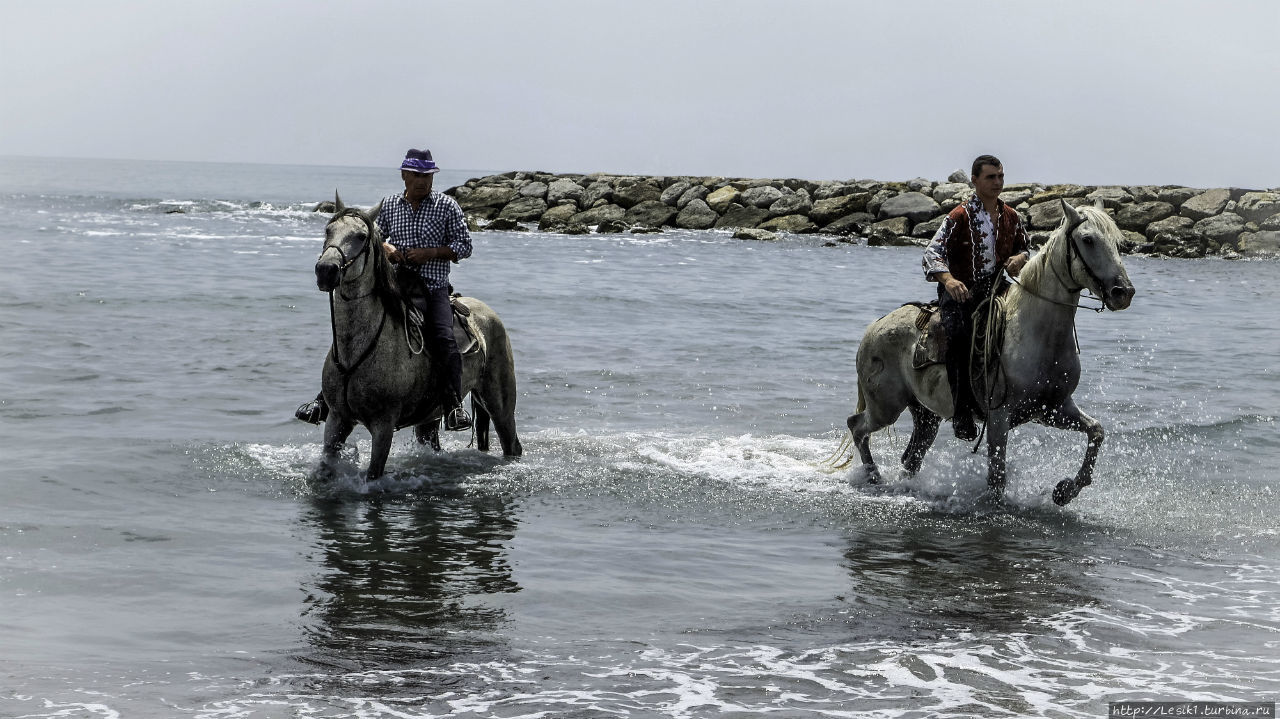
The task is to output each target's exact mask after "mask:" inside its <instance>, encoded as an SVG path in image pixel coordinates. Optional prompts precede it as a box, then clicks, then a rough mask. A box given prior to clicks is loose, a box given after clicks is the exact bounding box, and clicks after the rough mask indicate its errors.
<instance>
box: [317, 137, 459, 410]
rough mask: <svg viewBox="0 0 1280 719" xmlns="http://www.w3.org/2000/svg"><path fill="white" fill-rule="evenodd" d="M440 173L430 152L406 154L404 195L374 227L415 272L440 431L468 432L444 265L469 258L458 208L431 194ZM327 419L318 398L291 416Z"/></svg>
mask: <svg viewBox="0 0 1280 719" xmlns="http://www.w3.org/2000/svg"><path fill="white" fill-rule="evenodd" d="M439 171H440V168H439V167H438V166H437V165H436V163H435V161H434V160H433V159H431V151H430V150H409V152H408V153H406V154H405V157H404V162H403V163H401V165H400V179H401V180H403V181H404V192H403V193H401V194H398V195H391V196H390V197H386V198H384V199H383V200H382V210H381V212H379V213H378V217H377V218H376V220H375V221H376V222H377V224H378V230H379V231H380V232H381V233H382V236H383V237H384V238H385V239H386V241H387V242H386V244H384V245H383V249H384V250H385V251H386V253H387V256H388V257H390V258H391V261H392V262H394V263H399V264H404V265H406V266H409V267H412V268H413V269H415V270H417V272H418V274H419V275H421V276H422V281H423V284H424V285H425V288H424V290H425V294H417V293H414V294H413V303H414V305H415V306H417V308H418V309H419V310H421V311H422V317H423V323H422V332H423V336H424V338H425V339H426V342H427V351H428V352H430V354H431V359H432V361H433V362H435V363H436V364H437V366H438V367H440V368H441V369H442V371H443V374H444V378H443V381H444V383H445V393H446V395H447V396H446V398H445V401H446V403H447V405H448V407H449V409H448V411H447V412H446V413H445V419H444V426H445V429H448V430H452V431H455V432H457V431H462V430H467V429H471V416H470V415H469V414H467V411H466V410H465V409H463V408H462V355H461V354H459V353H458V345H457V342H456V341H455V340H454V338H453V308H452V307H451V304H450V302H449V289H450V287H449V265H450V264H451V263H457V262H459V261H460V260H465V259H466V258H468V257H470V256H471V235H470V234H469V233H468V232H467V223H466V219H465V218H464V217H463V214H462V208H460V207H458V203H457V202H456V201H454V199H453V198H452V197H449V196H448V195H445V194H442V193H439V192H435V191H433V190H432V189H431V184H432V180H433V178H434V176H435V174H436V173H437V172H439ZM327 415H328V407H326V406H325V405H324V398H323V396H317V397H316V399H315V401H313V402H309V403H307V404H304V405H302V406H301V407H299V408H298V411H297V413H296V416H297V418H298V419H300V420H302V421H304V422H311V423H312V424H319V423H320V422H322V421H324V419H325V417H326V416H327Z"/></svg>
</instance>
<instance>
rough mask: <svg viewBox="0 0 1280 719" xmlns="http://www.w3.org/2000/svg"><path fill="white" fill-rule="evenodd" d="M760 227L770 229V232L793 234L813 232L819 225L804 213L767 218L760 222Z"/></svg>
mask: <svg viewBox="0 0 1280 719" xmlns="http://www.w3.org/2000/svg"><path fill="white" fill-rule="evenodd" d="M760 229H762V230H769V231H770V232H791V233H793V234H804V233H807V232H813V231H814V230H817V229H818V226H817V225H815V224H813V221H812V220H810V219H809V218H808V217H805V216H804V215H783V216H782V217H775V218H773V219H771V220H765V221H764V222H761V223H760Z"/></svg>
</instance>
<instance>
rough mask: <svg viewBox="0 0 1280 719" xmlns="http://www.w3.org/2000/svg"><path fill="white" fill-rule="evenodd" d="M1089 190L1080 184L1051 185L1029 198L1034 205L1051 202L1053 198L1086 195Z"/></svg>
mask: <svg viewBox="0 0 1280 719" xmlns="http://www.w3.org/2000/svg"><path fill="white" fill-rule="evenodd" d="M1088 193H1089V190H1088V189H1087V188H1085V187H1082V186H1080V185H1050V186H1048V187H1046V188H1045V189H1044V190H1041V191H1040V192H1037V193H1036V194H1034V195H1032V196H1031V197H1029V198H1028V199H1027V202H1030V203H1031V204H1032V205H1038V204H1040V203H1042V202H1051V201H1053V200H1061V199H1065V198H1068V197H1084V196H1085V195H1087V194H1088Z"/></svg>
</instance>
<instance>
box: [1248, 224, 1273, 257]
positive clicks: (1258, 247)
mask: <svg viewBox="0 0 1280 719" xmlns="http://www.w3.org/2000/svg"><path fill="white" fill-rule="evenodd" d="M1239 243H1240V246H1239V252H1240V254H1242V255H1244V256H1245V257H1262V256H1272V255H1280V231H1276V230H1263V231H1260V232H1244V233H1241V235H1240V239H1239Z"/></svg>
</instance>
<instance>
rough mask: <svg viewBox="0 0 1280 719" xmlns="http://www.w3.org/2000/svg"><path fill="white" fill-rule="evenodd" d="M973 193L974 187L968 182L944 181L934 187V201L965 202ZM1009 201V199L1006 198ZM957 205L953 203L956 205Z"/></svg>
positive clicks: (939, 202) (940, 202)
mask: <svg viewBox="0 0 1280 719" xmlns="http://www.w3.org/2000/svg"><path fill="white" fill-rule="evenodd" d="M971 194H973V187H971V186H970V185H969V183H967V182H944V183H942V184H940V185H938V186H937V187H935V188H933V194H932V195H931V196H932V197H933V201H934V202H937V203H938V204H942V203H944V202H948V201H950V200H958V201H959V202H964V201H965V200H967V199H968V198H969V195H971ZM1005 202H1008V200H1005ZM954 206H955V205H952V207H954Z"/></svg>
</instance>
